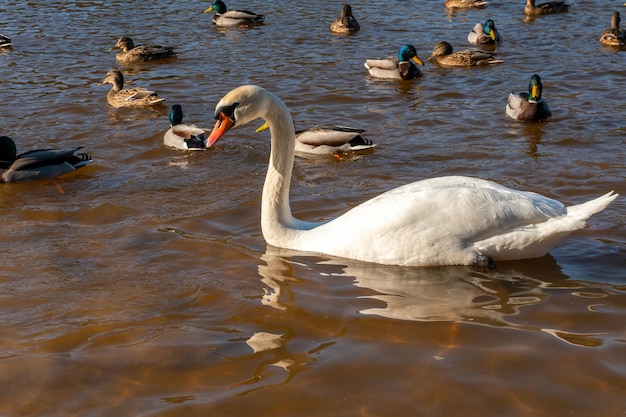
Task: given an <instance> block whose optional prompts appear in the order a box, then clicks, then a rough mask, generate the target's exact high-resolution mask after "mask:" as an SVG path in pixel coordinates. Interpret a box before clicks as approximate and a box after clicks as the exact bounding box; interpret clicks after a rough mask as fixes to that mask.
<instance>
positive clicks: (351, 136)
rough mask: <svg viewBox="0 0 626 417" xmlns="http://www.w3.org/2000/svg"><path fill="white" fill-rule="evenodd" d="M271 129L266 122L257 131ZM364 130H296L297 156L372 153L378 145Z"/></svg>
mask: <svg viewBox="0 0 626 417" xmlns="http://www.w3.org/2000/svg"><path fill="white" fill-rule="evenodd" d="M265 129H269V124H267V122H265V123H264V124H263V125H261V127H259V128H258V129H257V130H256V131H257V132H262V131H264V130H265ZM364 132H365V130H364V129H357V128H354V127H348V126H339V125H316V126H312V127H309V128H308V129H304V130H296V148H295V152H296V155H299V156H309V155H317V156H321V155H333V156H336V157H341V156H342V155H344V154H350V153H355V152H361V151H371V150H372V149H373V148H374V147H375V146H376V144H374V142H372V141H371V140H369V139H367V138H364V137H363V136H362V134H363V133H364Z"/></svg>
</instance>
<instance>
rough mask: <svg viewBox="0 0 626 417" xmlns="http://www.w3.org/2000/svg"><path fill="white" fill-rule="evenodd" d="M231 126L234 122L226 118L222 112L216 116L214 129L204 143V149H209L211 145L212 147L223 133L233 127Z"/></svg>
mask: <svg viewBox="0 0 626 417" xmlns="http://www.w3.org/2000/svg"><path fill="white" fill-rule="evenodd" d="M233 124H234V122H233V120H232V119H231V118H230V117H228V116H227V115H226V114H225V113H223V112H222V113H220V114H219V116H218V119H217V122H215V127H214V128H213V130H212V131H211V134H210V135H209V138H208V139H207V141H206V147H207V148H210V147H211V145H213V144H214V143H215V142H217V141H218V140H219V139H220V138H221V137H222V136H224V133H226V132H228V130H229V129H230V128H231V127H233Z"/></svg>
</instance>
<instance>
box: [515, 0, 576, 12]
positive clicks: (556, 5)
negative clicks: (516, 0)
mask: <svg viewBox="0 0 626 417" xmlns="http://www.w3.org/2000/svg"><path fill="white" fill-rule="evenodd" d="M568 9H569V4H566V3H565V1H549V2H547V3H541V4H539V5H535V0H526V7H524V13H526V14H527V15H529V16H539V15H542V14H553V13H561V12H566V11H567V10H568Z"/></svg>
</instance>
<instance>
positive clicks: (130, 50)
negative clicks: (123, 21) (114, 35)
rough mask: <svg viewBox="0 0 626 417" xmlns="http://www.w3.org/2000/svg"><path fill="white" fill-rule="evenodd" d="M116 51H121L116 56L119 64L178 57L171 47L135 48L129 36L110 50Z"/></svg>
mask: <svg viewBox="0 0 626 417" xmlns="http://www.w3.org/2000/svg"><path fill="white" fill-rule="evenodd" d="M114 49H121V51H120V52H118V53H117V55H116V56H115V59H117V62H122V63H125V62H146V61H152V60H155V59H164V58H171V57H174V56H176V55H177V54H176V52H174V48H172V47H169V46H161V45H155V44H150V45H137V46H135V44H134V43H133V40H132V39H131V38H129V37H128V36H122V37H121V38H119V39H118V40H117V43H116V44H115V46H113V47H112V48H111V49H109V51H112V50H114Z"/></svg>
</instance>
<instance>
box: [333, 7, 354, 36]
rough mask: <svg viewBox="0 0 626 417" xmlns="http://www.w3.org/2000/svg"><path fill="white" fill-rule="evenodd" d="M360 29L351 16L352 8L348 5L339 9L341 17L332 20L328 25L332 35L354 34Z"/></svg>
mask: <svg viewBox="0 0 626 417" xmlns="http://www.w3.org/2000/svg"><path fill="white" fill-rule="evenodd" d="M359 29H361V26H359V22H357V21H356V19H355V18H354V16H352V7H351V6H350V5H349V4H344V5H343V7H342V8H341V17H338V18H336V19H335V20H333V23H331V24H330V31H331V32H333V33H342V34H346V33H355V32H356V31H358V30H359Z"/></svg>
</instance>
